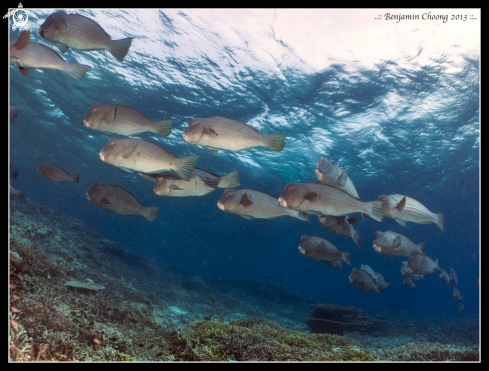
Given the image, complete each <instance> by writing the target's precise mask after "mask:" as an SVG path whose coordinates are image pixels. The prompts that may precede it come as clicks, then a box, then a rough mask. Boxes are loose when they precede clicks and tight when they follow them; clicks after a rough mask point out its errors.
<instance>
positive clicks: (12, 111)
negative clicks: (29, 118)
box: [10, 106, 20, 122]
mask: <svg viewBox="0 0 489 371" xmlns="http://www.w3.org/2000/svg"><path fill="white" fill-rule="evenodd" d="M19 112H20V107H17V106H10V122H15V119H16V118H17V115H18V114H19Z"/></svg>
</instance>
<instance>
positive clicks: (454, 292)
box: [453, 287, 464, 301]
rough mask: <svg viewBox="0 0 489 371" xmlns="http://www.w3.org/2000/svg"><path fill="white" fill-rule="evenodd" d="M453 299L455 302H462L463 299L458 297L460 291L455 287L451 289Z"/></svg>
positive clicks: (460, 296)
mask: <svg viewBox="0 0 489 371" xmlns="http://www.w3.org/2000/svg"><path fill="white" fill-rule="evenodd" d="M453 298H454V299H455V300H457V301H463V300H464V297H463V296H462V295H460V291H458V289H457V288H456V287H454V288H453Z"/></svg>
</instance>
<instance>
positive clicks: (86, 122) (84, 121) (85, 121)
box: [83, 120, 88, 128]
mask: <svg viewBox="0 0 489 371" xmlns="http://www.w3.org/2000/svg"><path fill="white" fill-rule="evenodd" d="M83 125H85V126H86V127H87V128H88V121H87V120H83Z"/></svg>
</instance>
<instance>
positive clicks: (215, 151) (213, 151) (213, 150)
mask: <svg viewBox="0 0 489 371" xmlns="http://www.w3.org/2000/svg"><path fill="white" fill-rule="evenodd" d="M211 152H212V153H217V152H219V150H217V149H211Z"/></svg>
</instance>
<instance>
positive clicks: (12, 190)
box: [10, 184, 25, 198]
mask: <svg viewBox="0 0 489 371" xmlns="http://www.w3.org/2000/svg"><path fill="white" fill-rule="evenodd" d="M10 196H17V197H22V198H24V197H25V191H19V190H18V189H15V187H14V186H13V185H12V184H10Z"/></svg>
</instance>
